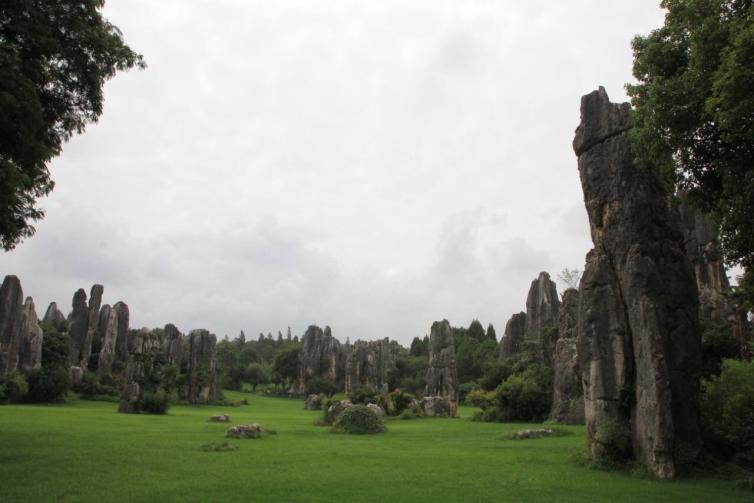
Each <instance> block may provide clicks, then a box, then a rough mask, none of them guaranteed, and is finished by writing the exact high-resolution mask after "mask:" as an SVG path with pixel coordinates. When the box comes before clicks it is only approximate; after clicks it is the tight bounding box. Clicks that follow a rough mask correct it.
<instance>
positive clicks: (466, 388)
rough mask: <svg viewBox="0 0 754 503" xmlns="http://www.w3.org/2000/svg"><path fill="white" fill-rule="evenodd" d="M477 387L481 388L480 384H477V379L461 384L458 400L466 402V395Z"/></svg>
mask: <svg viewBox="0 0 754 503" xmlns="http://www.w3.org/2000/svg"><path fill="white" fill-rule="evenodd" d="M475 389H479V384H477V382H476V381H469V382H465V383H463V384H461V385H460V386H458V400H459V401H460V402H461V403H464V402H466V396H467V395H468V394H469V393H471V392H472V391H474V390H475Z"/></svg>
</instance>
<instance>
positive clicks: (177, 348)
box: [162, 323, 183, 363]
mask: <svg viewBox="0 0 754 503" xmlns="http://www.w3.org/2000/svg"><path fill="white" fill-rule="evenodd" d="M162 352H163V354H165V356H166V357H167V360H168V362H169V363H179V362H180V361H181V358H183V336H182V335H181V332H180V331H179V330H178V328H177V327H176V326H175V325H173V324H172V323H168V324H167V325H165V329H164V330H163V341H162Z"/></svg>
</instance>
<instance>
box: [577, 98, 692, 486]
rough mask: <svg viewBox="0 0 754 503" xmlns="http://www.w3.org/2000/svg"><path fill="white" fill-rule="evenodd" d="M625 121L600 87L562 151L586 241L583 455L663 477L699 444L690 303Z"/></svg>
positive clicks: (687, 282) (683, 260)
mask: <svg viewBox="0 0 754 503" xmlns="http://www.w3.org/2000/svg"><path fill="white" fill-rule="evenodd" d="M629 114H630V106H629V105H628V104H627V103H624V104H621V105H618V104H613V103H610V101H609V98H608V96H607V93H606V92H605V90H604V89H603V88H600V89H599V90H598V91H595V92H592V93H590V94H588V95H586V96H584V97H583V98H582V100H581V124H580V125H579V127H578V129H577V130H576V136H575V139H574V142H573V146H574V150H575V152H576V155H577V156H578V167H579V175H580V178H581V184H582V188H583V191H584V202H585V205H586V209H587V213H588V216H589V224H590V229H591V236H592V242H593V244H594V248H593V249H592V250H591V251H590V252H589V254H588V255H587V261H586V267H585V270H584V274H583V276H582V278H581V285H580V289H579V293H580V296H579V297H580V300H579V312H578V354H579V360H580V362H579V363H580V367H581V372H582V379H583V386H584V404H585V407H584V412H585V417H586V425H587V435H588V440H589V446H590V449H591V452H592V455H593V456H594V457H596V458H602V459H605V458H608V459H616V458H618V459H626V458H628V459H631V458H633V459H636V460H639V461H640V462H641V463H642V464H643V465H644V466H645V467H646V468H647V469H648V470H649V471H650V472H651V473H653V474H654V475H655V476H657V477H660V478H670V477H673V476H674V475H675V474H676V469H677V464H678V461H679V460H680V457H681V456H682V457H683V458H684V459H691V458H693V457H694V456H695V455H696V454H697V453H698V451H699V447H700V444H699V442H700V440H699V437H700V430H699V413H698V406H697V397H698V388H699V380H698V371H699V368H700V364H701V337H700V330H699V322H698V294H697V288H696V280H695V278H694V272H693V269H692V267H691V264H690V262H689V260H688V259H687V257H686V255H685V254H684V250H683V243H682V235H681V232H680V229H679V228H677V227H676V225H674V222H676V221H675V220H674V219H673V218H672V217H671V214H670V210H669V208H668V202H667V201H668V195H667V193H666V192H665V189H664V187H663V185H662V183H661V181H660V179H659V176H658V174H657V173H656V172H655V171H654V170H651V169H646V168H641V167H639V166H637V165H636V164H635V163H634V161H633V159H634V155H633V152H632V148H631V140H630V137H629V132H630V128H631V126H630V121H629Z"/></svg>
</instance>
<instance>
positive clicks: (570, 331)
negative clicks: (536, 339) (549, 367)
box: [550, 288, 584, 423]
mask: <svg viewBox="0 0 754 503" xmlns="http://www.w3.org/2000/svg"><path fill="white" fill-rule="evenodd" d="M578 314H579V292H578V291H577V290H574V289H573V288H570V289H568V290H566V291H565V292H564V293H563V301H562V303H561V304H560V310H559V312H558V333H559V338H558V341H557V343H556V345H555V357H554V358H553V368H554V374H555V379H554V385H553V399H552V410H551V411H550V420H551V421H554V422H557V423H583V422H584V390H583V388H582V386H581V370H580V367H579V355H578V344H577V336H578Z"/></svg>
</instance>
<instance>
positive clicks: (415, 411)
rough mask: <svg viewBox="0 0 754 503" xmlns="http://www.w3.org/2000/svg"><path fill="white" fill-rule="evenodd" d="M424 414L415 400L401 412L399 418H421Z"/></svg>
mask: <svg viewBox="0 0 754 503" xmlns="http://www.w3.org/2000/svg"><path fill="white" fill-rule="evenodd" d="M424 416H425V414H424V409H422V407H421V405H419V404H418V403H417V402H414V403H412V404H411V405H409V406H408V408H406V410H404V411H403V412H402V413H401V416H400V417H401V419H421V418H423V417H424Z"/></svg>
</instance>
